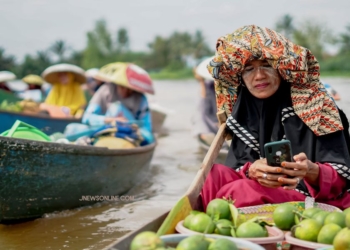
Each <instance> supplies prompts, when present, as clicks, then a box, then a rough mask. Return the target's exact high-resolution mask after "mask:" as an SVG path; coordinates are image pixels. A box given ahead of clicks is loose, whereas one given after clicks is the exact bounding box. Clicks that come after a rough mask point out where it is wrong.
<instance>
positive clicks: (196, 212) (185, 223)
mask: <svg viewBox="0 0 350 250" xmlns="http://www.w3.org/2000/svg"><path fill="white" fill-rule="evenodd" d="M199 213H202V212H200V211H196V210H193V211H191V212H190V214H189V215H187V216H186V218H185V220H184V222H183V226H184V227H186V228H189V226H190V224H191V220H192V218H193V216H194V215H196V214H199Z"/></svg>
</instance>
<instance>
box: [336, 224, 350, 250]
mask: <svg viewBox="0 0 350 250" xmlns="http://www.w3.org/2000/svg"><path fill="white" fill-rule="evenodd" d="M333 248H334V250H349V249H350V229H348V228H343V229H342V230H340V232H339V233H338V234H337V235H336V236H335V238H334V241H333Z"/></svg>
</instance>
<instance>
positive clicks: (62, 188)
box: [0, 137, 155, 223]
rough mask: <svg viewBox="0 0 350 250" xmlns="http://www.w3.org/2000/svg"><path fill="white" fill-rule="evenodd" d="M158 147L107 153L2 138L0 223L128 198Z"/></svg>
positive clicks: (152, 146) (84, 147)
mask: <svg viewBox="0 0 350 250" xmlns="http://www.w3.org/2000/svg"><path fill="white" fill-rule="evenodd" d="M154 149H155V144H151V145H148V146H145V147H139V148H135V149H120V150H119V149H118V150H109V149H107V148H98V147H92V146H79V145H67V144H59V143H50V142H39V141H31V140H24V139H14V138H7V137H0V152H1V153H0V186H1V189H0V221H1V222H3V223H4V222H6V221H16V220H24V219H32V218H37V217H41V216H42V215H43V214H45V213H51V212H54V211H61V210H65V209H71V208H75V207H80V206H85V205H91V204H93V203H96V202H98V201H101V198H102V197H103V198H102V200H103V199H106V197H110V199H113V197H116V196H118V195H121V194H124V193H125V192H127V191H128V190H130V189H131V188H132V187H133V186H135V185H136V184H137V183H138V182H139V181H140V180H141V178H142V175H143V174H144V173H143V172H144V171H147V169H148V167H149V165H150V162H151V159H152V156H153V152H154ZM101 196H102V197H101ZM91 197H100V198H98V199H100V200H96V199H97V198H95V200H91ZM87 199H88V200H87Z"/></svg>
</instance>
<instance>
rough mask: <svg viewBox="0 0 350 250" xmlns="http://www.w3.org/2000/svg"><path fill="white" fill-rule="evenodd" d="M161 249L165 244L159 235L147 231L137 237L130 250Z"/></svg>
mask: <svg viewBox="0 0 350 250" xmlns="http://www.w3.org/2000/svg"><path fill="white" fill-rule="evenodd" d="M161 247H164V242H163V241H162V240H161V239H160V238H159V237H158V235H157V234H156V233H155V232H151V231H145V232H142V233H139V234H138V235H136V236H135V238H134V239H133V240H132V241H131V245H130V250H140V249H149V250H153V249H156V248H161Z"/></svg>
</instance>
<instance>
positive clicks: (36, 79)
mask: <svg viewBox="0 0 350 250" xmlns="http://www.w3.org/2000/svg"><path fill="white" fill-rule="evenodd" d="M22 81H23V82H25V83H28V84H34V85H43V84H44V80H43V79H42V78H41V77H40V76H38V75H27V76H25V77H23V78H22Z"/></svg>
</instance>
